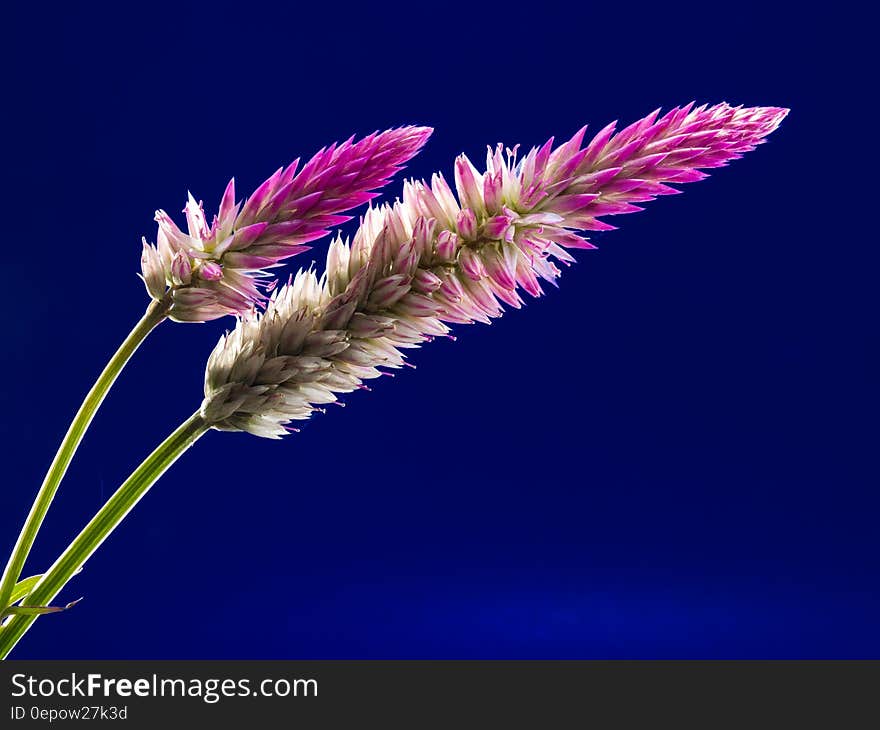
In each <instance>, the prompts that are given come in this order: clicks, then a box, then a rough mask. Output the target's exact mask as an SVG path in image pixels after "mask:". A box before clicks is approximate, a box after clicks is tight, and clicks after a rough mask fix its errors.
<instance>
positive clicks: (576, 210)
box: [201, 104, 787, 438]
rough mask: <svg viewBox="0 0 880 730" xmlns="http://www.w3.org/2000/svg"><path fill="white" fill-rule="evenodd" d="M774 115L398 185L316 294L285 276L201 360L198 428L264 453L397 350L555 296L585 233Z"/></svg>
mask: <svg viewBox="0 0 880 730" xmlns="http://www.w3.org/2000/svg"><path fill="white" fill-rule="evenodd" d="M786 114H787V110H785V109H777V108H773V107H754V108H745V109H744V108H741V107H735V108H734V107H730V106H728V105H727V104H719V105H716V106H712V107H700V108H698V109H692V108H691V106H690V105H688V106H686V107H676V108H675V109H672V110H671V111H669V112H668V113H667V114H665V115H664V116H663V117H660V118H658V116H659V113H658V112H654V113H653V114H651V115H649V116H648V117H645V118H644V119H642V120H640V121H638V122H636V123H635V124H632V125H630V126H629V127H626V128H625V129H623V130H621V131H620V132H618V133H616V134H615V133H614V129H615V127H614V126H613V125H610V126H609V127H606V128H605V129H603V130H602V131H600V132H599V133H598V134H597V135H596V137H594V138H593V140H592V141H591V142H590V143H589V144H587V146H586V147H582V141H583V138H584V132H585V129H581V130H579V131H578V133H577V134H575V136H574V137H572V139H570V140H569V141H568V142H566V143H564V144H562V145H560V146H558V147H556V148H555V149H554V148H553V146H552V140H551V141H550V142H548V143H547V144H545V145H544V146H543V147H541V148H540V149H537V148H536V149H532V150H531V151H530V152H529V153H528V154H526V155H525V157H523V158H522V159H521V160H519V161H517V153H516V149H515V148H514V149H513V150H507V151H504V149H503V148H502V147H501V146H499V147H498V148H496V149H495V150H492V149H490V150H489V155H488V159H487V165H486V171H485V172H482V173H481V172H479V171H478V170H477V169H476V168H475V167H474V165H473V164H472V163H471V162H470V161H469V160H468V159H467V158H466V157H464V156H462V157H459V158H458V160H456V163H455V176H454V178H455V188H456V192H457V195H456V194H455V193H453V191H452V189H451V188H450V187H449V185H448V184H447V183H446V181H445V180H444V179H443V177H442V176H440V175H435V176H434V177H433V178H432V181H431V184H430V185H428V184H427V183H425V182H416V181H410V182H407V183H406V184H405V185H404V191H403V200H402V201H399V202H397V203H396V204H395V205H394V206H393V207H392V206H388V205H385V206H382V207H381V208H370V209H369V210H368V211H367V213H366V215H365V216H364V217H363V219H362V221H361V225H360V228H359V229H358V231H357V233H356V234H355V236H354V239H353V241H352V242H351V244H350V245H349V243H348V242H347V241H346V242H343V240H342V239H341V238H337V239H336V240H334V241H333V242H332V243H331V245H330V249H329V252H328V255H327V268H326V271H325V272H324V274H323V275H322V276H321V277H320V278H318V276H317V275H316V274H315V272H314V271H312V270H308V271H303V270H301V271H300V272H299V273H298V274H297V276H296V278H295V279H294V280H293V282H292V283H288V284H287V285H286V286H283V287H281V288H280V289H279V290H277V291H275V292H273V294H272V296H271V299H270V301H269V303H268V306H267V308H266V310H265V312H264V313H262V314H257V313H248V314H246V315H244V316H243V317H242V318H240V319H239V321H238V323H237V325H236V327H235V329H234V330H233V331H232V332H231V333H229V334H227V335H225V336H224V337H222V338H221V339H220V342H219V343H218V344H217V346H216V347H215V349H214V351H213V353H212V354H211V357H210V359H209V360H208V365H207V369H206V374H205V398H204V401H203V402H202V406H201V417H202V418H203V419H204V420H205V422H206V423H208V424H210V425H212V426H213V427H214V428H216V429H220V430H239V431H248V432H250V433H253V434H255V435H257V436H265V437H269V438H279V437H281V436H283V435H284V434H286V433H287V432H288V431H289V428H288V427H287V425H288V424H289V423H290V422H291V421H294V420H302V419H307V418H309V417H310V416H311V415H312V413H314V412H315V411H316V410H320V408H319V406H321V405H323V404H326V403H332V402H334V401H336V399H337V394H339V393H348V392H351V391H354V390H355V389H360V388H362V381H364V380H368V379H370V378H375V377H377V376H379V375H381V374H383V369H388V368H391V369H394V368H399V367H401V366H402V365H404V364H405V361H404V355H403V353H402V350H404V349H406V348H411V347H418V346H419V345H420V344H421V343H423V342H426V341H429V340H430V339H432V338H433V337H435V336H439V335H447V334H448V333H449V326H448V325H449V324H469V323H473V322H485V323H488V322H490V321H491V319H492V318H495V317H499V316H500V315H501V314H502V311H503V308H502V303H503V304H507V305H509V306H511V307H519V306H521V304H522V298H521V291H525V292H526V293H528V294H529V295H531V296H539V295H540V294H541V285H540V280H541V279H543V280H545V281H548V282H554V283H555V281H556V279H557V277H558V276H559V273H560V272H559V269H558V268H557V267H556V265H555V264H554V260H556V261H561V262H563V263H566V264H567V263H570V262H571V261H573V258H572V256H571V255H570V254H569V253H568V250H567V249H576V248H594V246H593V245H592V244H591V243H589V242H588V241H587V239H586V238H584V237H582V236H581V235H578V233H579V232H581V231H584V230H587V231H589V230H605V229H608V228H611V226H610V225H608V224H607V223H606V222H605V221H603V220H600V219H601V218H604V217H607V216H611V215H618V214H622V213H630V212H635V211H637V210H641V208H639V207H638V206H636V205H635V203H642V202H646V201H648V200H651V199H653V198H655V197H657V196H659V195H667V194H670V193H673V192H678V191H677V190H676V189H675V188H673V187H671V184H675V183H684V182H690V181H693V180H699V179H702V178H703V177H705V173H703V172H701V171H700V170H701V169H710V168H715V167H720V166H722V165H724V164H726V163H727V162H728V161H729V160H732V159H736V158H738V157H740V156H742V154H743V153H745V152H747V151H749V150H751V149H754V147H755V146H756V145H758V144H760V143H761V142H762V141H763V139H764V137H766V136H767V135H768V134H770V133H771V132H772V131H773V130H774V129H776V127H777V126H778V125H779V123H780V122H781V121H782V119H783V118H784V117H785V115H786Z"/></svg>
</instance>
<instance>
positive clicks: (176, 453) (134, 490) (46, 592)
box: [0, 411, 210, 659]
mask: <svg viewBox="0 0 880 730" xmlns="http://www.w3.org/2000/svg"><path fill="white" fill-rule="evenodd" d="M209 428H210V427H209V426H208V424H206V423H205V421H204V420H203V419H202V417H201V415H199V413H198V411H197V412H196V413H194V414H193V415H192V416H190V417H189V418H188V419H187V420H186V421H184V422H183V423H182V424H181V425H180V426H179V427H178V428H177V429H176V430H175V431H174V432H173V433H172V434H171V435H170V436H169V437H168V438H167V439H165V440H164V441H163V442H162V443H161V444H159V446H157V447H156V449H155V451H153V453H152V454H150V455H149V456H148V457H147V458H146V459H144V461H143V462H142V463H141V465H140V466H139V467H138V468H137V469H135V470H134V471H133V472H132V474H131V476H130V477H128V479H126V480H125V481H124V482H123V483H122V485H121V486H120V487H119V489H117V490H116V492H115V493H114V494H113V496H112V497H110V499H108V500H107V501H106V502H105V503H104V506H103V507H101V509H100V510H99V511H98V513H97V514H96V515H95V516H94V517H93V518H92V520H91V521H90V522H89V524H88V525H86V526H85V527H84V528H83V530H82V532H80V533H79V535H77V536H76V538H75V539H74V541H73V542H72V543H70V545H69V546H68V547H67V549H66V550H65V551H64V552H63V553H61V555H60V556H59V557H58V559H57V560H56V561H55V563H54V564H53V565H52V567H51V568H49V570H47V571H46V572H45V573H44V574H43V576H42V577H41V578H40V580H39V581H38V582H37V584H36V585H35V586H34V588H33V590H32V591H31V592H30V593H29V594H28V596H27V601H28V605H33V606H46V605H48V604H49V603H50V602H51V601H52V599H54V598H55V596H56V595H58V593H59V592H60V591H61V589H62V588H64V585H65V584H66V583H67V581H68V580H70V578H71V577H72V576H73V574H74V573H76V572H77V571H78V570H79V569H80V568H81V567H82V565H83V564H84V563H85V562H86V560H88V559H89V557H90V556H91V555H92V553H94V552H95V550H97V549H98V547H99V546H100V545H101V543H102V542H104V540H105V539H106V538H107V536H108V535H109V534H110V533H111V532H113V530H115V529H116V527H117V526H118V525H119V523H120V522H122V520H123V519H125V516H126V515H127V514H128V513H129V512H130V511H131V510H132V508H133V507H134V506H135V505H136V504H137V503H138V502H139V501H140V499H141V497H143V496H144V495H145V494H146V493H147V491H149V489H150V487H151V486H153V484H155V482H156V481H157V480H158V479H159V477H161V476H162V475H163V474H164V473H165V471H166V470H167V469H168V468H169V467H170V466H171V465H172V464H173V463H174V462H175V461H177V459H178V458H179V457H180V455H181V454H183V452H184V451H186V450H187V449H188V448H189V447H190V446H192V445H193V444H194V443H195V442H196V441H198V440H199V438H201V437H202V436H203V435H204V434H205V433H206V432H207V431H208V429H209ZM36 618H37V617H36V616H14V617H12V618H11V619H10V620H9V621H7V623H6V624H5V625H3V626H2V628H0V659H3V658H5V657H6V656H7V655H8V654H9V652H10V651H11V650H12V649H13V647H15V645H16V644H17V643H18V641H19V640H20V639H21V637H22V636H24V633H25V632H26V631H27V630H28V629H29V628H30V626H31V624H32V623H33V622H34V621H35V620H36Z"/></svg>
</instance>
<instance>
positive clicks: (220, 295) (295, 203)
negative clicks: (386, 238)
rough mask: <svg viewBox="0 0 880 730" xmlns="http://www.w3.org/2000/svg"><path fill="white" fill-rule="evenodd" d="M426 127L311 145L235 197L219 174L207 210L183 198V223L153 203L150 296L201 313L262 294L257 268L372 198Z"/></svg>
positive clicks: (174, 310)
mask: <svg viewBox="0 0 880 730" xmlns="http://www.w3.org/2000/svg"><path fill="white" fill-rule="evenodd" d="M431 131H432V130H431V129H429V128H426V127H401V128H400V129H391V130H388V131H386V132H382V133H376V134H372V135H370V136H368V137H365V138H364V139H362V140H360V141H358V142H354V138H353V137H352V138H351V139H349V140H347V141H346V142H343V143H342V144H340V145H335V144H334V145H331V146H330V147H329V148H327V149H323V150H321V151H320V152H318V153H317V154H316V155H315V156H314V157H313V158H312V159H311V160H309V162H307V163H306V164H305V165H304V166H303V168H302V169H301V170H299V173H298V174H297V170H298V164H299V160H296V161H294V162H293V163H292V164H290V165H289V166H288V167H286V168H281V169H279V170H278V171H277V172H275V174H274V175H272V176H271V177H270V178H269V179H268V180H266V181H265V182H264V183H263V184H262V185H261V186H260V187H259V188H258V189H257V190H256V192H255V193H254V194H253V195H252V196H251V197H250V198H248V199H247V200H246V201H244V203H243V204H242V203H236V201H235V181H234V179H233V180H231V181H230V182H229V185H228V186H227V188H226V192H225V193H224V194H223V198H222V200H221V201H220V207H219V210H218V212H217V215H216V216H215V217H214V220H213V222H212V224H211V225H210V226H208V224H207V219H206V217H205V212H204V209H203V207H202V203H201V202H196V200H195V199H194V198H193V196H192V195H190V196H189V200H188V202H187V204H186V207H185V208H184V213H185V214H186V222H187V228H188V230H187V232H186V233H184V232H183V231H181V230H180V229H179V228H178V227H177V225H176V224H175V223H174V221H173V220H172V219H171V217H170V216H169V215H168V214H167V213H166V212H165V211H163V210H159V211H157V212H156V221H157V222H158V224H159V232H158V234H157V238H156V245H152V244H149V243H147V241H146V239H145V240H144V241H143V254H142V256H141V277H142V278H143V280H144V283H145V285H146V287H147V291H148V292H149V294H150V296H151V297H152V298H153V299H156V300H163V299H165V298H166V297H170V300H171V307H170V311H169V316H170V317H171V318H172V319H175V320H178V321H189V322H192V321H196V322H203V321H207V320H211V319H216V318H218V317H222V316H223V315H225V314H241V313H244V312H246V311H248V310H250V309H251V308H252V307H253V306H254V305H255V304H259V303H261V302H264V301H265V299H266V296H265V294H264V293H263V291H262V290H261V289H263V288H264V287H262V286H261V285H262V284H263V283H264V279H265V278H266V277H267V276H268V274H267V271H266V270H267V269H270V268H272V267H274V266H276V265H277V264H278V262H280V261H282V260H284V259H287V258H290V257H291V256H294V255H296V254H298V253H301V252H302V251H305V250H307V249H308V246H307V245H306V244H308V243H309V242H310V241H314V240H315V239H318V238H320V237H322V236H324V235H326V234H327V233H329V229H330V228H332V227H333V226H337V225H339V224H341V223H344V222H345V221H347V220H350V216H345V215H340V213H343V212H345V211H347V210H350V209H352V208H355V207H357V206H359V205H361V204H363V203H366V202H367V201H369V200H371V199H372V198H374V197H375V196H376V195H377V193H374V192H370V191H372V190H375V189H376V188H379V187H382V186H383V185H385V184H386V183H387V182H388V180H389V179H390V177H391V176H392V175H393V174H394V173H395V172H397V171H398V170H400V168H401V165H403V164H404V163H405V162H406V161H407V160H409V159H410V158H411V157H413V156H414V155H415V154H416V153H417V152H418V151H419V150H420V149H421V148H422V146H423V145H424V144H425V142H426V141H427V139H428V137H429V136H430V134H431Z"/></svg>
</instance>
